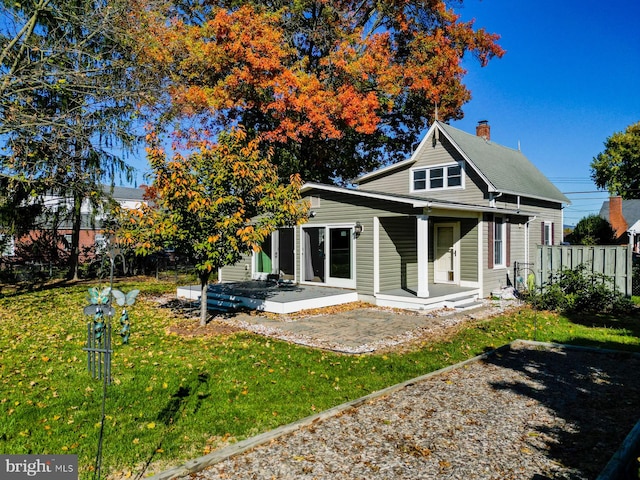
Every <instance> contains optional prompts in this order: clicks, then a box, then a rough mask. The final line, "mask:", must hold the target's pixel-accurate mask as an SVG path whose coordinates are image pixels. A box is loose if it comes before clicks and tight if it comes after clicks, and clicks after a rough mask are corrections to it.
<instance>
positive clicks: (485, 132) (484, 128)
mask: <svg viewBox="0 0 640 480" xmlns="http://www.w3.org/2000/svg"><path fill="white" fill-rule="evenodd" d="M476 135H477V136H478V137H482V138H484V139H485V140H487V141H489V140H491V127H490V126H489V121H488V120H480V121H479V122H478V125H476Z"/></svg>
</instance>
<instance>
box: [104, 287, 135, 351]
mask: <svg viewBox="0 0 640 480" xmlns="http://www.w3.org/2000/svg"><path fill="white" fill-rule="evenodd" d="M139 293H140V290H131V291H130V292H129V293H127V294H125V293H123V292H121V291H120V290H112V291H111V294H112V295H113V296H114V298H115V299H116V303H117V304H118V305H120V306H121V307H124V306H125V305H133V304H134V303H135V302H136V297H137V296H138V294H139ZM120 325H121V326H122V328H121V330H120V336H121V337H122V343H129V335H130V334H131V324H130V323H129V314H128V313H127V309H126V308H123V309H122V314H121V315H120Z"/></svg>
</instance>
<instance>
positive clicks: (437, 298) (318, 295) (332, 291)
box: [177, 280, 480, 314]
mask: <svg viewBox="0 0 640 480" xmlns="http://www.w3.org/2000/svg"><path fill="white" fill-rule="evenodd" d="M415 292H416V290H414V289H400V288H399V289H395V290H388V291H384V292H380V293H378V294H376V295H375V304H376V305H378V306H383V307H393V308H403V309H410V310H434V309H439V308H458V309H465V308H474V307H476V306H478V305H479V303H477V301H478V298H479V293H480V292H479V289H477V288H466V287H459V286H457V285H444V284H432V285H429V293H430V296H429V297H428V298H419V297H417V296H416V293H415ZM177 295H178V297H181V298H188V299H192V300H198V299H199V298H200V287H198V286H185V287H179V288H178V290H177ZM358 300H359V296H358V293H357V292H356V291H355V290H351V289H346V288H336V287H325V286H317V285H307V284H304V285H301V284H294V283H280V284H277V283H276V282H270V281H260V280H252V281H246V282H229V283H216V284H212V285H209V289H208V294H207V303H208V304H209V308H210V309H211V310H226V309H233V308H237V307H244V308H249V309H252V310H259V311H264V312H271V313H280V314H286V313H293V312H298V311H300V310H307V309H312V308H323V307H330V306H333V305H341V304H344V303H350V302H355V301H358Z"/></svg>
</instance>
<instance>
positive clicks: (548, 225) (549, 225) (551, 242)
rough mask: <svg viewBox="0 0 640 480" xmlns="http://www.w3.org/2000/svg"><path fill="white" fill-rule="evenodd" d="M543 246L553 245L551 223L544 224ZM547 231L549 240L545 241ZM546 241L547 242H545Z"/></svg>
mask: <svg viewBox="0 0 640 480" xmlns="http://www.w3.org/2000/svg"><path fill="white" fill-rule="evenodd" d="M542 228H544V244H545V245H553V222H544V227H542ZM547 229H548V231H549V238H548V239H547ZM547 240H548V242H547Z"/></svg>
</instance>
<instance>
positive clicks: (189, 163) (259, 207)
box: [117, 129, 306, 325]
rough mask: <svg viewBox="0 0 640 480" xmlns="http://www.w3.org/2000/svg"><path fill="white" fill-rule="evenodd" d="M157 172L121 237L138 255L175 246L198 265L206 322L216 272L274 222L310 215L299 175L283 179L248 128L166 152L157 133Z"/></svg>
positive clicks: (253, 246)
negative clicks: (191, 148) (188, 149)
mask: <svg viewBox="0 0 640 480" xmlns="http://www.w3.org/2000/svg"><path fill="white" fill-rule="evenodd" d="M148 140H149V142H150V146H149V148H148V158H149V161H150V163H151V166H152V167H153V170H154V174H155V179H154V182H153V185H152V186H151V187H149V188H148V189H147V200H148V204H145V205H142V206H141V207H140V209H138V210H133V211H126V212H125V211H123V212H122V217H121V221H120V225H121V228H120V231H119V232H118V235H117V236H118V238H119V241H120V243H121V244H122V245H125V246H128V247H131V248H133V249H134V250H135V251H136V253H138V254H149V253H151V252H153V251H156V250H158V249H160V248H162V247H166V246H172V247H174V248H175V249H176V252H177V253H179V254H182V255H184V256H185V257H186V258H188V259H189V261H190V262H191V263H192V264H193V265H195V268H196V270H197V273H198V277H199V279H200V285H201V298H200V300H201V308H200V324H201V325H205V324H206V321H207V284H208V282H209V278H210V277H211V274H212V273H214V272H217V270H218V269H219V268H221V267H223V266H225V265H231V264H234V263H236V262H237V261H238V260H239V259H240V258H241V256H242V255H243V254H248V253H250V252H251V251H252V250H258V249H259V248H260V244H262V242H263V241H264V240H265V238H266V237H267V236H268V235H269V234H270V233H272V232H273V231H274V230H275V229H276V228H278V227H280V226H284V225H294V224H296V223H298V222H299V221H301V219H302V218H304V217H305V215H306V204H304V203H303V202H301V201H300V193H299V192H300V184H301V182H300V178H299V176H292V177H291V179H290V181H289V182H288V183H286V184H285V183H282V182H281V181H280V180H279V178H278V175H277V169H276V168H275V167H274V166H273V165H272V164H271V162H270V161H269V157H268V156H265V155H264V154H263V153H262V152H261V151H260V149H259V148H258V142H257V140H255V139H254V140H249V139H247V136H246V133H245V132H244V131H243V130H240V129H237V130H234V131H232V132H231V133H226V132H223V133H221V134H220V135H219V138H218V142H217V143H216V144H213V145H203V146H202V147H201V148H200V149H199V150H197V151H194V152H193V153H191V154H189V155H186V156H183V155H181V154H178V153H175V154H174V155H173V158H168V157H167V155H166V153H165V152H164V151H163V149H162V148H160V146H159V141H158V139H157V137H156V136H154V135H150V136H149V137H148Z"/></svg>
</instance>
